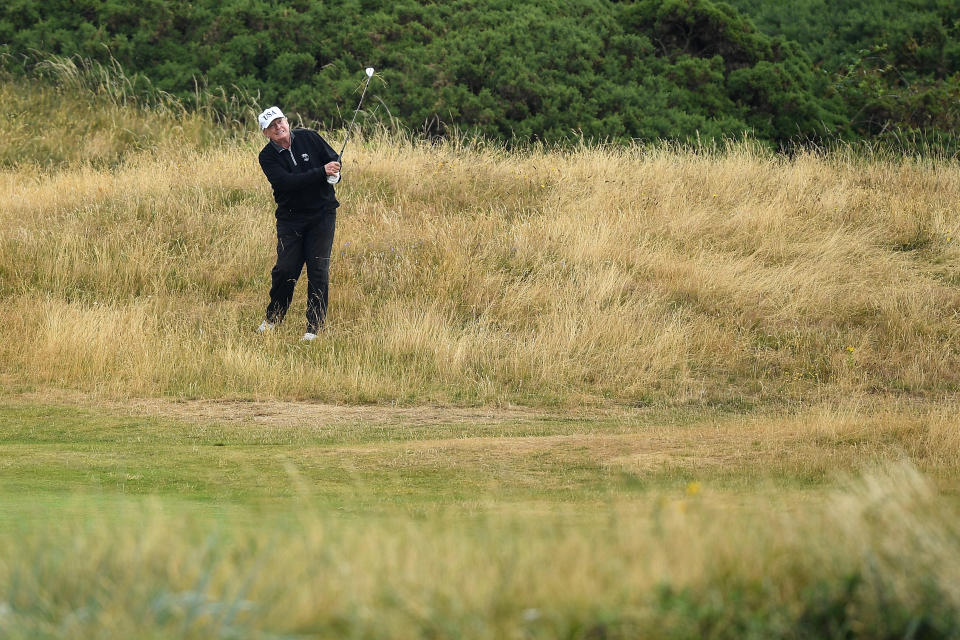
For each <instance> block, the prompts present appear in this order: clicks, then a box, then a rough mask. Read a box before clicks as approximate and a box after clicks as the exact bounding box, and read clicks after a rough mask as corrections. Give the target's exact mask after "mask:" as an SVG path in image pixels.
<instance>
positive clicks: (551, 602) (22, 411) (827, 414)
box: [0, 395, 960, 638]
mask: <svg viewBox="0 0 960 640" xmlns="http://www.w3.org/2000/svg"><path fill="white" fill-rule="evenodd" d="M954 414H955V412H954V411H952V410H947V409H944V407H943V406H942V405H937V406H925V405H919V406H917V405H913V406H904V405H895V404H890V403H886V404H884V403H874V404H873V405H870V406H863V405H858V406H857V407H856V410H853V409H852V408H851V407H849V406H847V407H836V406H834V407H819V408H807V409H803V410H797V411H780V412H769V413H763V412H754V413H750V414H746V415H745V414H737V413H731V412H723V411H718V410H707V409H703V408H699V409H689V408H688V409H662V410H652V409H644V410H627V409H616V410H610V411H607V412H599V411H596V410H594V411H591V412H576V411H575V412H572V413H566V414H558V413H551V412H548V411H537V410H532V409H515V410H496V409H439V408H410V409H393V408H385V407H352V408H351V407H337V406H330V405H318V404H305V403H281V402H259V403H255V402H215V401H192V402H174V401H162V400H152V401H138V402H132V403H120V402H115V403H107V404H106V405H104V404H102V403H101V404H99V405H97V406H95V405H93V404H91V403H89V401H85V400H84V398H83V397H82V396H73V397H66V396H61V397H60V398H59V399H57V400H51V399H49V398H48V399H46V400H43V399H42V398H41V397H40V396H36V395H34V396H25V395H20V396H7V397H4V399H3V401H2V402H0V469H2V473H0V523H2V525H3V526H2V528H0V531H2V533H0V584H2V585H3V592H0V631H2V632H3V634H4V636H5V637H11V638H42V637H51V638H54V637H57V638H59V637H76V638H94V637H103V638H106V637H151V638H152V637H156V638H166V637H186V638H213V637H229V638H237V637H243V638H247V637H264V638H277V637H281V638H288V637H289V638H302V637H331V638H334V637H358V638H408V637H424V638H427V637H430V638H440V637H442V638H458V637H475V638H505V637H507V638H510V637H515V638H528V637H533V638H554V637H563V638H633V637H650V638H656V637H676V638H695V637H717V638H742V637H757V638H760V637H838V638H839V637H845V638H846V637H901V635H900V634H901V633H904V632H909V631H910V630H911V629H919V630H922V631H923V633H924V634H925V635H923V636H922V637H952V636H953V635H954V634H955V633H956V624H957V623H958V622H960V621H958V619H957V615H956V612H957V610H958V609H957V604H958V601H957V600H956V598H957V593H956V589H955V587H956V584H958V581H957V580H958V579H960V565H958V558H960V555H958V552H960V539H958V531H957V528H956V522H957V518H956V515H955V514H956V506H957V500H956V496H957V493H958V489H960V483H958V482H957V480H956V478H957V477H958V475H957V457H956V455H955V452H956V449H955V448H953V449H952V452H951V447H955V444H956V439H957V436H956V435H954V434H956V433H957V431H956V420H955V419H954ZM951 438H952V440H951ZM916 637H921V636H916Z"/></svg>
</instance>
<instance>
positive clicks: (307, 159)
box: [300, 153, 310, 162]
mask: <svg viewBox="0 0 960 640" xmlns="http://www.w3.org/2000/svg"><path fill="white" fill-rule="evenodd" d="M300 157H301V158H303V161H304V162H310V155H309V154H306V153H304V154H302V155H301V156H300Z"/></svg>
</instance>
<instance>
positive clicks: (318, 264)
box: [257, 67, 373, 341]
mask: <svg viewBox="0 0 960 640" xmlns="http://www.w3.org/2000/svg"><path fill="white" fill-rule="evenodd" d="M365 72H366V75H367V80H366V83H365V84H364V86H363V93H361V94H360V101H359V102H358V103H357V109H356V111H354V113H353V119H352V120H351V121H350V126H349V127H348V128H347V134H346V137H345V138H344V141H343V147H342V148H341V149H340V153H337V152H335V151H334V150H333V148H332V147H331V146H330V145H329V144H327V141H326V140H324V139H323V138H321V137H320V135H319V134H318V133H316V132H315V131H311V130H309V129H295V130H291V129H290V124H289V123H288V122H287V119H286V117H284V115H283V113H282V112H281V111H280V109H278V108H277V107H270V108H269V109H266V110H264V112H263V113H261V114H260V115H259V116H258V117H257V120H258V121H259V123H260V129H261V131H263V135H265V136H266V137H267V139H269V142H268V143H267V144H266V146H264V147H263V149H262V150H261V151H260V156H259V160H260V168H261V169H263V173H264V175H265V176H267V180H268V181H269V182H270V186H271V187H273V198H274V200H276V202H277V211H276V217H277V263H276V265H275V266H274V267H273V271H271V278H272V285H271V287H270V303H269V304H268V305H267V311H266V318H265V319H264V321H263V322H261V323H260V326H259V327H258V328H257V331H258V332H260V333H264V332H266V331H270V330H272V329H273V328H274V327H275V326H276V325H277V324H279V323H280V322H282V321H283V317H284V316H285V315H286V313H287V309H288V308H289V307H290V302H291V301H292V300H293V289H294V287H295V286H296V284H297V279H299V277H300V272H301V271H302V270H303V265H304V264H306V265H307V331H306V333H304V334H303V338H301V339H302V340H306V341H310V340H314V339H315V338H316V337H317V333H318V332H319V331H320V328H321V327H322V326H323V323H324V320H325V318H326V315H327V302H328V300H329V288H330V253H331V251H332V250H333V234H334V230H335V229H336V222H337V207H339V206H340V203H339V202H337V197H336V194H335V193H334V189H333V185H335V184H336V183H338V182H339V181H340V166H341V161H342V159H343V151H344V149H346V147H347V140H349V139H350V132H351V130H352V129H353V123H354V121H356V118H357V113H358V112H359V111H360V106H361V105H362V104H363V96H365V95H366V93H367V87H368V86H369V85H370V79H371V78H372V77H373V68H372V67H367V69H366V70H365Z"/></svg>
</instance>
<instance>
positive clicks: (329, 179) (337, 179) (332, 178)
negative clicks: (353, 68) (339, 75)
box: [327, 67, 373, 184]
mask: <svg viewBox="0 0 960 640" xmlns="http://www.w3.org/2000/svg"><path fill="white" fill-rule="evenodd" d="M364 73H366V74H367V81H366V82H365V83H364V85H363V91H362V92H361V93H360V102H358V103H357V109H356V111H354V112H353V118H351V119H350V126H349V127H347V135H346V137H345V138H344V139H343V146H342V147H340V153H338V154H337V162H339V163H340V164H341V165H342V164H343V150H344V149H346V148H347V140H349V139H350V133H351V132H352V131H353V123H354V122H355V121H356V119H357V114H358V113H360V106H361V105H362V104H363V96H365V95H367V87H369V86H370V79H371V78H372V77H373V67H367V68H366V69H364ZM327 182H329V183H330V184H337V183H338V182H340V172H339V171H338V172H337V173H336V174H335V175H332V176H327Z"/></svg>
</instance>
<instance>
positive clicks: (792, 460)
mask: <svg viewBox="0 0 960 640" xmlns="http://www.w3.org/2000/svg"><path fill="white" fill-rule="evenodd" d="M181 404H182V403H174V402H168V403H165V406H167V407H170V408H177V407H178V406H179V407H180V408H179V412H180V413H184V412H187V413H188V412H189V408H185V407H182V406H180V405H181ZM194 404H195V405H196V406H200V403H194ZM239 404H240V406H242V405H243V404H244V403H239ZM247 404H248V405H249V407H251V409H249V410H248V411H247V413H248V415H247V416H246V417H244V416H239V417H237V416H231V417H229V418H228V417H227V416H224V417H222V418H220V419H218V418H217V417H207V418H203V417H202V416H201V417H199V418H192V419H178V418H177V417H173V416H170V415H168V416H157V415H146V414H145V412H142V411H141V412H139V414H138V412H137V411H135V410H134V411H131V410H125V409H123V407H122V405H121V404H114V405H113V407H112V408H95V407H83V406H71V405H55V404H36V403H32V402H30V401H7V402H4V403H0V461H2V465H3V469H4V473H3V474H2V476H0V489H2V490H3V491H4V493H5V494H7V495H11V494H18V493H22V492H31V493H48V494H57V493H63V494H67V495H72V494H74V493H76V492H78V491H79V492H84V493H87V494H90V493H96V494H104V495H111V494H120V495H127V496H130V495H151V496H172V497H176V498H178V499H190V500H197V501H214V502H228V503H237V504H247V503H252V504H255V503H258V502H263V501H271V500H274V499H284V498H296V499H301V498H302V497H303V496H302V495H300V492H301V491H303V490H308V491H309V495H310V498H311V499H316V500H317V501H319V503H321V504H323V505H326V506H330V507H334V508H338V509H348V510H357V511H367V510H371V509H372V510H377V509H381V508H383V509H389V508H396V509H400V510H401V511H402V510H403V509H404V508H405V507H407V506H409V505H420V504H431V505H441V506H447V505H455V506H456V505H463V506H468V507H470V506H473V505H475V504H478V503H482V502H483V501H484V500H488V499H496V500H498V501H520V502H523V501H528V500H546V501H550V502H557V503H573V504H577V503H589V502H594V501H603V500H611V499H621V498H629V497H631V496H634V495H642V494H643V493H645V492H647V491H650V490H653V489H657V490H666V491H671V490H675V491H684V490H685V489H686V487H687V485H688V484H689V483H691V482H696V483H699V484H700V485H701V486H704V485H705V486H709V487H711V488H712V489H715V490H718V491H731V492H739V491H742V490H743V489H745V488H750V489H751V490H755V489H757V488H759V487H771V488H775V489H776V490H807V489H817V488H820V487H823V486H825V485H828V484H829V483H830V482H831V480H835V479H836V478H835V476H836V474H849V473H856V472H858V471H860V470H862V469H863V468H869V467H870V466H871V465H875V464H878V463H881V462H884V461H890V460H899V459H904V458H908V459H911V460H913V461H914V462H916V463H917V464H918V465H920V467H921V468H924V469H925V470H926V471H928V472H930V473H932V474H934V475H937V476H939V477H941V478H943V483H944V488H945V489H946V490H948V491H951V490H953V489H955V488H956V487H953V486H952V483H951V482H949V478H950V476H951V475H952V474H953V473H954V472H955V471H956V470H957V466H958V463H957V462H956V461H954V462H953V464H950V462H949V460H940V459H938V456H937V452H936V446H935V444H936V443H935V442H933V441H932V440H931V439H930V437H924V434H923V433H922V431H923V430H924V421H925V420H930V419H931V418H930V416H929V414H927V415H926V416H925V414H924V412H923V411H919V412H917V411H909V410H906V411H904V412H902V413H899V414H898V415H899V417H900V420H899V421H891V422H890V423H889V424H883V421H889V420H890V418H891V413H890V412H891V409H890V408H889V407H886V408H885V409H883V410H882V412H881V413H880V414H877V415H872V416H871V415H869V414H866V415H864V414H862V413H861V414H851V413H848V412H846V411H844V410H842V409H835V410H831V409H829V408H819V409H816V410H808V411H806V412H803V411H794V412H789V411H781V412H773V411H770V412H767V413H764V412H757V413H754V414H747V415H743V414H739V413H734V412H727V411H723V410H716V409H705V408H690V409H683V408H673V409H644V410H639V409H638V410H625V409H618V410H613V411H610V412H607V413H601V412H597V411H592V412H584V413H582V414H581V415H577V412H572V413H568V414H560V413H550V412H538V411H535V410H523V411H514V412H510V411H502V412H501V411H498V410H496V409H490V410H477V411H474V412H472V413H471V412H465V411H463V410H461V411H457V410H449V411H448V413H449V417H448V418H445V417H444V410H443V409H427V410H416V409H412V410H407V411H403V410H391V409H389V408H376V407H370V408H368V409H367V410H366V411H364V410H363V409H360V410H356V409H351V408H342V410H338V408H336V407H323V408H324V409H325V411H324V412H323V413H322V414H321V415H317V414H316V412H313V413H312V414H311V412H310V407H311V405H309V404H306V405H298V404H297V403H287V404H276V405H273V406H272V408H271V409H270V410H269V412H268V413H266V414H264V415H260V416H258V415H256V410H255V409H252V407H255V406H256V405H255V404H254V403H247ZM158 406H160V407H161V408H160V409H159V411H162V410H163V409H162V406H164V403H158ZM225 406H226V405H225ZM304 407H305V408H306V409H304ZM316 407H318V408H320V407H322V405H316ZM225 410H226V411H229V410H230V407H229V406H227V408H226V409H225ZM298 411H299V415H298V413H297V412H298ZM927 411H929V409H927ZM284 412H286V415H282V414H284ZM944 412H945V413H949V409H947V410H945V411H944V410H942V409H941V410H936V411H935V413H936V415H943V413H944ZM153 413H154V414H156V413H157V411H154V412H153ZM171 413H172V411H171ZM278 413H279V414H280V415H278ZM465 416H466V417H465ZM824 425H828V427H825V426H824ZM836 425H840V426H839V427H838V426H836ZM828 428H829V429H831V430H826V429H828ZM944 453H945V454H948V453H949V451H945V452H944ZM305 487H308V489H304V488H305Z"/></svg>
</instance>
